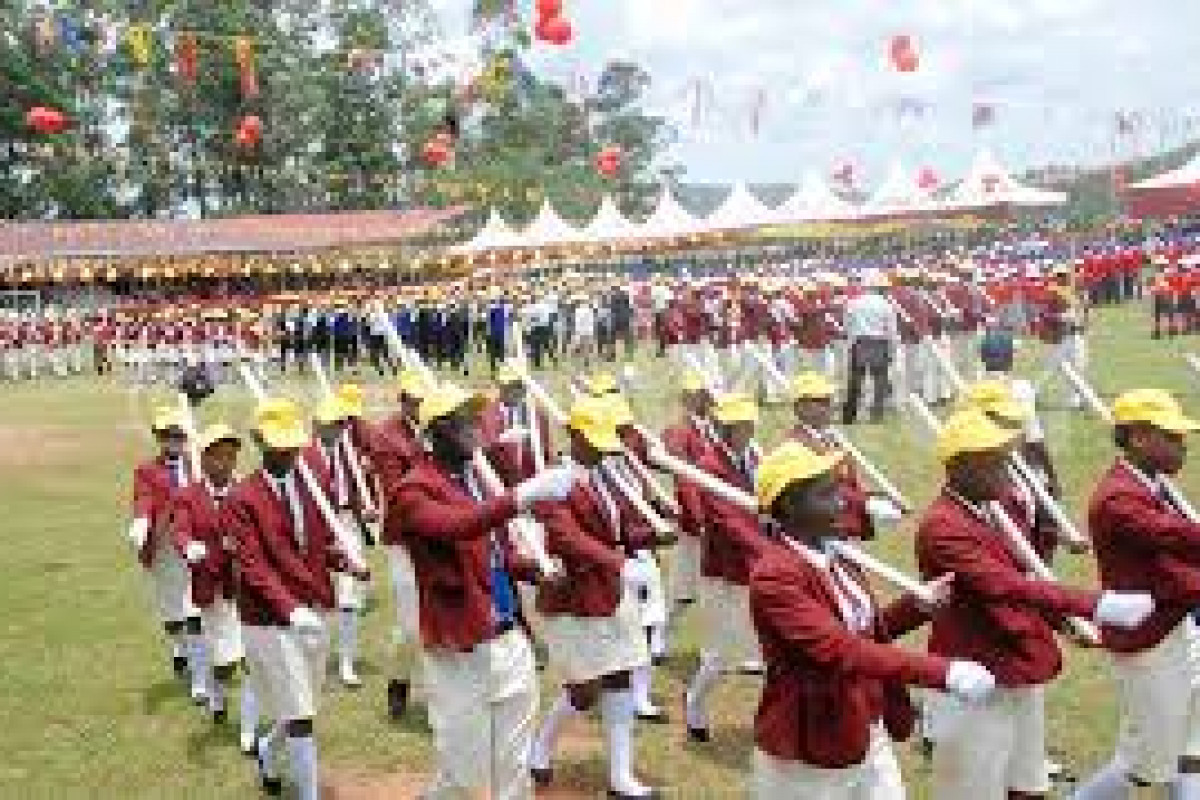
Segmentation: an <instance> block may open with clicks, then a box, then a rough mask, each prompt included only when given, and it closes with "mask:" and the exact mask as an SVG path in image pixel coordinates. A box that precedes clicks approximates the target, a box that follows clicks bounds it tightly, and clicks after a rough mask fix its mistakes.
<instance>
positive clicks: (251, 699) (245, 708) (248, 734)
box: [238, 678, 258, 749]
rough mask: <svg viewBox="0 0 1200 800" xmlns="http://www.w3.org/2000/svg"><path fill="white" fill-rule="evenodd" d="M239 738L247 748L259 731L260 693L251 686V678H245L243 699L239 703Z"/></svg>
mask: <svg viewBox="0 0 1200 800" xmlns="http://www.w3.org/2000/svg"><path fill="white" fill-rule="evenodd" d="M238 729H239V734H240V735H239V737H238V738H239V739H241V744H242V746H243V747H244V748H245V749H249V748H250V746H251V743H253V742H254V736H255V733H257V731H258V695H256V694H255V693H254V689H252V688H251V687H250V680H249V679H248V678H243V683H242V701H241V703H239V704H238Z"/></svg>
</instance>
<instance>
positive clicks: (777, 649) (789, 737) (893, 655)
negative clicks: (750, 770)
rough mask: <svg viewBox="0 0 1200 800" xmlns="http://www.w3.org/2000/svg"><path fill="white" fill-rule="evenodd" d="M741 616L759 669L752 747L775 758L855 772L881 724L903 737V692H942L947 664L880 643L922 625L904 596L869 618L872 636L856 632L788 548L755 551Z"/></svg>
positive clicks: (813, 570) (774, 545)
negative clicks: (746, 614)
mask: <svg viewBox="0 0 1200 800" xmlns="http://www.w3.org/2000/svg"><path fill="white" fill-rule="evenodd" d="M864 586H865V582H864ZM750 613H751V617H752V619H753V620H754V628H755V631H756V632H757V633H758V640H759V643H760V644H761V646H762V653H763V658H764V659H765V661H766V664H767V677H766V683H765V685H764V686H763V691H762V696H761V698H760V700H759V705H758V712H757V714H756V715H755V719H754V740H755V743H756V744H757V745H758V747H759V748H760V749H761V750H763V752H765V753H769V754H770V755H772V756H775V757H776V758H781V759H787V760H789V761H799V762H802V763H804V764H808V765H810V766H816V767H824V768H827V769H841V768H844V767H850V766H853V765H855V764H859V763H861V762H862V760H863V758H864V757H865V756H866V754H867V748H868V743H869V741H870V736H871V726H872V725H874V724H875V723H876V722H878V721H879V720H880V719H881V718H883V719H884V721H885V722H888V723H889V725H888V728H889V731H890V732H891V733H892V735H893V736H895V737H896V738H904V737H905V736H907V729H908V728H911V722H912V708H911V705H909V704H908V703H907V694H906V693H905V692H904V689H903V687H904V686H905V685H910V684H911V685H917V686H924V687H928V688H933V689H942V688H944V687H945V682H946V670H947V669H948V662H947V660H946V659H944V658H941V657H938V656H931V655H927V654H925V653H920V652H912V651H907V650H904V649H902V648H900V647H896V646H893V645H890V644H886V642H890V641H891V640H893V639H895V638H897V637H899V636H902V635H904V634H905V633H907V632H908V631H909V630H912V629H913V628H915V627H917V626H918V625H920V624H921V622H922V621H923V620H924V617H923V615H922V614H921V613H920V611H919V610H918V609H917V607H916V604H915V603H914V602H913V601H912V599H911V598H902V599H900V600H898V601H897V602H896V603H894V604H893V605H892V606H890V607H888V608H886V609H882V610H877V613H876V615H875V630H874V631H873V637H869V636H866V635H861V634H858V633H855V632H854V631H852V630H851V629H850V628H848V627H847V626H846V625H845V623H844V622H843V621H842V618H841V616H840V614H839V611H838V605H837V598H836V596H835V594H834V592H833V588H832V586H831V584H830V581H829V578H828V577H827V576H826V575H825V574H824V573H823V572H822V571H821V570H820V569H819V568H817V567H815V566H814V565H812V564H809V563H808V562H807V561H805V560H803V559H802V558H801V557H800V556H799V555H798V554H797V553H794V552H792V551H791V550H790V549H789V548H788V547H787V545H784V544H781V543H779V542H775V541H771V542H768V543H767V544H766V545H764V546H763V547H762V548H760V555H759V557H758V559H757V560H756V561H755V564H754V569H753V571H752V573H751V577H750ZM889 709H897V710H899V711H900V713H902V714H903V716H904V718H903V719H895V718H892V716H891V715H890V714H889Z"/></svg>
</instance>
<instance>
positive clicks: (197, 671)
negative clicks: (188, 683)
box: [187, 634, 211, 695]
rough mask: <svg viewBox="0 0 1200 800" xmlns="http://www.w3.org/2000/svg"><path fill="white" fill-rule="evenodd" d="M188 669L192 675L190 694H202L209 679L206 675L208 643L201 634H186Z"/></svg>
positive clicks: (209, 681) (206, 687)
mask: <svg viewBox="0 0 1200 800" xmlns="http://www.w3.org/2000/svg"><path fill="white" fill-rule="evenodd" d="M187 638H188V669H189V670H191V673H192V694H193V695H196V694H204V692H206V691H207V689H208V685H209V683H211V678H210V676H209V674H208V643H207V642H205V641H204V636H203V634H188V637H187Z"/></svg>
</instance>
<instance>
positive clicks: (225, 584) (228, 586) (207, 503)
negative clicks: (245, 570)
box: [171, 483, 235, 608]
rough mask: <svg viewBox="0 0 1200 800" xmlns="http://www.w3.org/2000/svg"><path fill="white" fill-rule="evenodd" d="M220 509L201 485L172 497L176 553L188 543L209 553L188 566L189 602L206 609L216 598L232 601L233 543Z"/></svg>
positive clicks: (173, 533)
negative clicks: (198, 543) (197, 545)
mask: <svg viewBox="0 0 1200 800" xmlns="http://www.w3.org/2000/svg"><path fill="white" fill-rule="evenodd" d="M221 522H222V520H221V509H220V508H218V506H217V501H216V499H215V498H214V497H213V496H212V495H211V494H209V491H208V488H207V487H205V485H204V484H202V483H194V484H192V485H191V486H189V487H187V488H186V489H182V490H180V491H179V492H177V493H176V495H175V503H174V505H173V507H172V510H171V535H172V539H173V541H174V543H175V547H176V549H178V550H179V552H181V553H182V552H184V550H185V549H186V548H187V545H188V543H189V542H201V543H202V544H203V545H204V547H205V548H206V549H207V550H208V552H207V554H206V555H205V556H204V558H203V559H202V560H201V561H200V562H199V563H196V564H189V565H188V567H189V570H190V571H191V574H192V602H194V603H195V604H196V605H197V606H199V607H200V608H208V607H209V606H211V605H212V604H213V603H214V602H216V600H217V599H218V598H225V599H226V600H232V599H233V598H234V596H235V595H234V589H235V576H234V569H233V553H232V547H233V541H232V540H229V541H227V540H226V536H225V529H224V528H223V527H222V526H221Z"/></svg>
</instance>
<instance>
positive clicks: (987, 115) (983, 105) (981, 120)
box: [971, 100, 996, 130]
mask: <svg viewBox="0 0 1200 800" xmlns="http://www.w3.org/2000/svg"><path fill="white" fill-rule="evenodd" d="M995 121H996V107H995V106H994V105H992V104H991V103H988V102H985V101H982V100H976V101H975V103H974V104H973V105H972V106H971V127H972V128H974V129H975V130H979V129H980V128H986V127H988V126H989V125H991V124H992V123H993V122H995Z"/></svg>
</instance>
